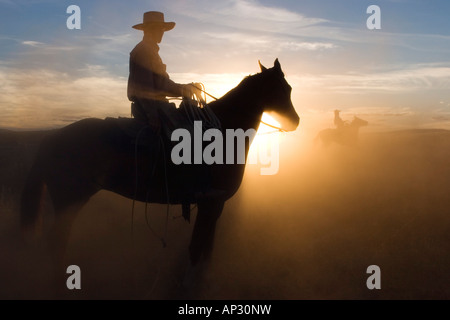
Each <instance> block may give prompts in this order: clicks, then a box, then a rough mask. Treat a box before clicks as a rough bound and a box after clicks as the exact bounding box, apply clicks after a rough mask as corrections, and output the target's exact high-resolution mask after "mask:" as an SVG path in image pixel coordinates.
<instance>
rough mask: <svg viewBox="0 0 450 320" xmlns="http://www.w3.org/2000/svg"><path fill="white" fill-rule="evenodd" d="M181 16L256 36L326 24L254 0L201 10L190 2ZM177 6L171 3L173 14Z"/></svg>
mask: <svg viewBox="0 0 450 320" xmlns="http://www.w3.org/2000/svg"><path fill="white" fill-rule="evenodd" d="M183 4H184V5H183V9H182V10H180V11H179V12H180V15H184V16H188V17H190V18H194V19H196V20H198V21H201V22H202V23H206V24H211V25H221V26H226V27H230V28H233V29H243V30H250V31H258V32H270V33H284V32H288V31H290V30H293V29H297V28H302V27H307V26H312V25H316V24H319V23H323V22H326V20H324V19H320V18H310V17H306V16H304V15H302V14H299V13H296V12H293V11H289V10H287V9H285V8H280V7H275V6H265V5H262V4H260V3H258V2H257V1H253V0H224V1H221V2H211V1H207V2H205V3H204V5H203V6H201V7H202V10H197V8H198V7H199V5H198V3H197V2H196V4H197V5H193V3H191V2H190V1H187V2H183ZM179 7H180V2H174V3H173V9H174V11H177V10H175V9H179Z"/></svg>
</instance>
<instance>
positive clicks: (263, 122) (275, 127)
mask: <svg viewBox="0 0 450 320" xmlns="http://www.w3.org/2000/svg"><path fill="white" fill-rule="evenodd" d="M200 85H201V86H202V88H199V87H197V86H196V85H194V84H192V83H191V86H193V87H194V88H196V89H197V90H199V91H201V92H203V93H204V94H205V95H207V96H209V97H211V98H213V99H214V100H219V99H218V98H216V97H214V96H213V95H211V94H209V93H208V92H206V91H205V89H204V88H205V86H204V85H203V84H202V83H201V84H200ZM205 101H206V99H205ZM260 122H261V123H262V124H265V125H266V126H268V127H270V128H272V129H275V130H276V131H271V132H266V133H265V134H268V133H275V132H286V130H284V129H282V128H280V127H277V126H274V125H272V124H269V123H267V122H265V121H262V120H260Z"/></svg>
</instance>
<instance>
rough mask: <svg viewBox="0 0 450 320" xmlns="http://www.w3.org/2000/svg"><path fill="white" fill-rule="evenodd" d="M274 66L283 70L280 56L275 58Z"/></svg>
mask: <svg viewBox="0 0 450 320" xmlns="http://www.w3.org/2000/svg"><path fill="white" fill-rule="evenodd" d="M273 66H274V67H275V69H278V70H280V71H281V65H280V61H278V58H276V59H275V62H274V63H273Z"/></svg>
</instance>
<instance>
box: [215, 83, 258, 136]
mask: <svg viewBox="0 0 450 320" xmlns="http://www.w3.org/2000/svg"><path fill="white" fill-rule="evenodd" d="M209 106H210V108H211V110H212V111H213V112H214V113H215V114H216V116H217V118H219V120H220V122H221V124H222V129H239V128H240V129H243V130H248V129H255V130H257V129H258V127H259V123H260V121H261V116H262V113H263V109H262V108H261V97H259V95H258V93H257V90H255V89H254V88H253V89H252V88H251V87H248V86H244V85H243V83H241V84H240V85H239V86H238V87H236V88H235V89H233V90H231V91H230V92H229V93H227V94H226V95H225V96H223V97H222V98H220V99H218V100H216V101H214V102H211V103H210V104H209Z"/></svg>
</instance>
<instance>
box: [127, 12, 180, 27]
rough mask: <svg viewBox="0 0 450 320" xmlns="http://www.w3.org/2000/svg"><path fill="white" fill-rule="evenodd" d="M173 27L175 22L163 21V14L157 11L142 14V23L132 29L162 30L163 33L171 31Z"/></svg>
mask: <svg viewBox="0 0 450 320" xmlns="http://www.w3.org/2000/svg"><path fill="white" fill-rule="evenodd" d="M174 27H175V22H166V21H164V13H162V12H159V11H148V12H146V13H144V18H143V23H139V24H137V25H134V26H133V28H134V29H137V30H144V29H146V28H162V29H163V30H164V31H169V30H172V29H173V28H174Z"/></svg>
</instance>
